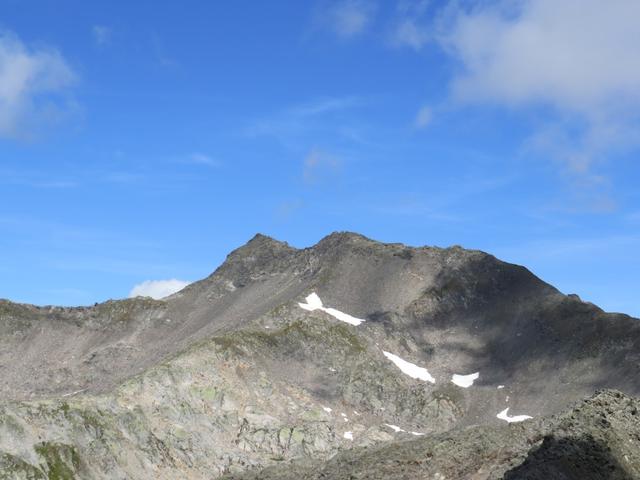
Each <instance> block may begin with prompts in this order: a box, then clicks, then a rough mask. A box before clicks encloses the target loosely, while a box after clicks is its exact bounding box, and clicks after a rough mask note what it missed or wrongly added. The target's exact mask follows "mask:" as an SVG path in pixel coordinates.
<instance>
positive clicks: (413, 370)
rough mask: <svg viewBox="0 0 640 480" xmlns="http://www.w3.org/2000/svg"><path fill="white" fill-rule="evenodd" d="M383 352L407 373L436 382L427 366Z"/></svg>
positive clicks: (416, 377)
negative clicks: (423, 366)
mask: <svg viewBox="0 0 640 480" xmlns="http://www.w3.org/2000/svg"><path fill="white" fill-rule="evenodd" d="M382 353H384V356H385V357H387V358H388V359H389V360H391V361H392V362H393V363H394V364H395V365H396V367H398V368H399V369H400V370H401V371H402V373H404V374H405V375H408V376H410V377H411V378H415V379H418V380H424V381H425V382H431V383H436V379H435V378H433V377H432V376H431V374H430V373H429V372H428V371H427V369H426V368H422V367H419V366H417V365H414V364H413V363H411V362H407V361H406V360H403V359H402V358H400V357H398V356H397V355H394V354H393V353H389V352H385V351H384V350H383V351H382Z"/></svg>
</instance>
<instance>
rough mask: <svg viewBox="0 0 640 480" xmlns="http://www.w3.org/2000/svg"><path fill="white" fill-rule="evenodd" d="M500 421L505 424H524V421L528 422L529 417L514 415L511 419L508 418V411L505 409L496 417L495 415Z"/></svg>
mask: <svg viewBox="0 0 640 480" xmlns="http://www.w3.org/2000/svg"><path fill="white" fill-rule="evenodd" d="M496 417H498V418H499V419H500V420H504V421H505V422H509V423H513V422H524V421H525V420H529V419H530V418H533V417H530V416H529V415H515V416H513V417H511V416H509V409H508V408H505V409H504V410H503V411H501V412H500V413H499V414H498V415H496Z"/></svg>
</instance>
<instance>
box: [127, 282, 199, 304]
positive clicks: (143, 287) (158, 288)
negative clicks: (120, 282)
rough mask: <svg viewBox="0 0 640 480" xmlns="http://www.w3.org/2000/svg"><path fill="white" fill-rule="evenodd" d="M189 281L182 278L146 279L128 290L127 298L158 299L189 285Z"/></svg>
mask: <svg viewBox="0 0 640 480" xmlns="http://www.w3.org/2000/svg"><path fill="white" fill-rule="evenodd" d="M190 283H191V282H185V281H184V280H176V279H175V278H174V279H171V280H147V281H145V282H142V283H139V284H138V285H136V286H134V287H133V288H132V289H131V292H129V298H133V297H151V298H155V299H156V300H157V299H160V298H164V297H168V296H169V295H172V294H174V293H176V292H178V291H180V290H182V289H183V288H184V287H186V286H187V285H189V284H190Z"/></svg>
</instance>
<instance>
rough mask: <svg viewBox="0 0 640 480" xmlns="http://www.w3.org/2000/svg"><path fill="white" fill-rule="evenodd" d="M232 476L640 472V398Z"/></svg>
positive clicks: (618, 398) (541, 477)
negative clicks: (325, 459)
mask: <svg viewBox="0 0 640 480" xmlns="http://www.w3.org/2000/svg"><path fill="white" fill-rule="evenodd" d="M223 478H224V479H227V480H271V479H273V480H276V479H279V480H298V479H308V480H315V479H318V480H320V479H325V480H326V479H335V480H356V479H363V480H364V479H371V480H375V479H380V480H382V479H386V480H393V479H397V480H401V479H402V480H413V479H415V480H418V479H437V480H445V479H473V480H497V479H505V480H517V479H528V480H555V479H562V480H627V479H637V478H640V401H639V400H638V399H637V398H632V397H629V396H626V395H624V394H623V393H620V392H618V391H612V390H603V391H600V392H598V393H596V394H595V395H594V396H593V397H591V398H589V399H587V400H585V401H582V402H580V403H578V404H577V405H576V406H575V407H574V408H572V409H570V410H568V411H566V412H564V413H561V414H559V415H556V416H553V417H551V418H547V419H540V420H529V421H527V422H524V423H521V424H517V425H504V426H492V427H489V426H475V427H468V428H464V429H454V430H452V431H449V432H446V433H443V434H439V435H434V436H430V437H420V438H416V439H412V440H407V441H404V442H391V443H385V444H382V445H377V446H374V447H363V448H357V449H352V450H349V451H345V452H341V453H339V454H338V455H336V456H335V457H333V458H331V459H330V460H328V461H323V462H309V461H306V462H290V463H286V464H283V465H278V466H273V467H269V468H267V469H263V470H260V471H256V472H246V473H244V474H239V475H229V476H225V477H223Z"/></svg>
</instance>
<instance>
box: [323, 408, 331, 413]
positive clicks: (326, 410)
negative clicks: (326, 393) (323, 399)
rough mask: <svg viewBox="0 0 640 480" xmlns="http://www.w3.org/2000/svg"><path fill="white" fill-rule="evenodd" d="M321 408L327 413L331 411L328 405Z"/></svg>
mask: <svg viewBox="0 0 640 480" xmlns="http://www.w3.org/2000/svg"><path fill="white" fill-rule="evenodd" d="M322 409H323V410H324V411H325V412H327V413H331V411H332V410H331V409H330V408H329V407H322Z"/></svg>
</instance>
